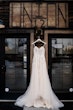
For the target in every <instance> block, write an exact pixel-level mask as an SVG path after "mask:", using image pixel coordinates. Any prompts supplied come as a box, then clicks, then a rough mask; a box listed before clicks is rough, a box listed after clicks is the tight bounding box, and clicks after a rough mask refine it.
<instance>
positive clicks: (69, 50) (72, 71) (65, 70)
mask: <svg viewBox="0 0 73 110" xmlns="http://www.w3.org/2000/svg"><path fill="white" fill-rule="evenodd" d="M72 85H73V39H71V38H70V39H69V38H52V87H53V89H55V90H56V91H60V92H63V91H66V92H70V90H71V88H72Z"/></svg>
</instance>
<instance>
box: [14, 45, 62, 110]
mask: <svg viewBox="0 0 73 110" xmlns="http://www.w3.org/2000/svg"><path fill="white" fill-rule="evenodd" d="M15 105H17V106H20V107H23V108H24V106H27V107H31V106H33V107H45V108H48V109H50V108H51V109H55V108H59V107H63V106H64V105H63V103H62V102H61V101H60V100H59V99H58V98H57V96H56V95H55V94H54V92H53V90H52V88H51V83H50V79H49V76H48V71H47V66H46V60H45V48H44V46H41V47H40V48H38V47H37V46H34V56H33V62H32V72H31V78H30V84H29V86H28V88H27V90H26V92H25V93H24V94H23V95H21V96H20V97H19V98H18V99H17V100H16V102H15Z"/></svg>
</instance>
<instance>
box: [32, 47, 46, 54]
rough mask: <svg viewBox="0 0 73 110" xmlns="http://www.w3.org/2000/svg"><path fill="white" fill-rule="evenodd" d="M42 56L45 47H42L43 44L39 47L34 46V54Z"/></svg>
mask: <svg viewBox="0 0 73 110" xmlns="http://www.w3.org/2000/svg"><path fill="white" fill-rule="evenodd" d="M37 55H38V56H39V55H40V56H43V55H45V48H44V46H41V47H40V48H39V47H37V46H35V47H34V56H37Z"/></svg>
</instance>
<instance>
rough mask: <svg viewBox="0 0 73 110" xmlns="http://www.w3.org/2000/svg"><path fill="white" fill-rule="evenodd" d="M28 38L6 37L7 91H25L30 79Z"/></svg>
mask: <svg viewBox="0 0 73 110" xmlns="http://www.w3.org/2000/svg"><path fill="white" fill-rule="evenodd" d="M27 49H28V39H27V37H20V38H17V37H16V38H15V37H13V38H5V65H6V72H5V92H23V91H25V90H26V88H27V80H28V66H27V64H28V61H29V59H28V51H29V49H28V50H27Z"/></svg>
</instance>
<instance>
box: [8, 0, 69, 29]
mask: <svg viewBox="0 0 73 110" xmlns="http://www.w3.org/2000/svg"><path fill="white" fill-rule="evenodd" d="M9 26H10V27H21V28H33V27H35V26H43V27H45V28H47V27H55V28H66V27H68V7H67V3H34V2H32V3H31V2H30V3H27V2H21V3H17V2H15V3H10V21H9Z"/></svg>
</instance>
